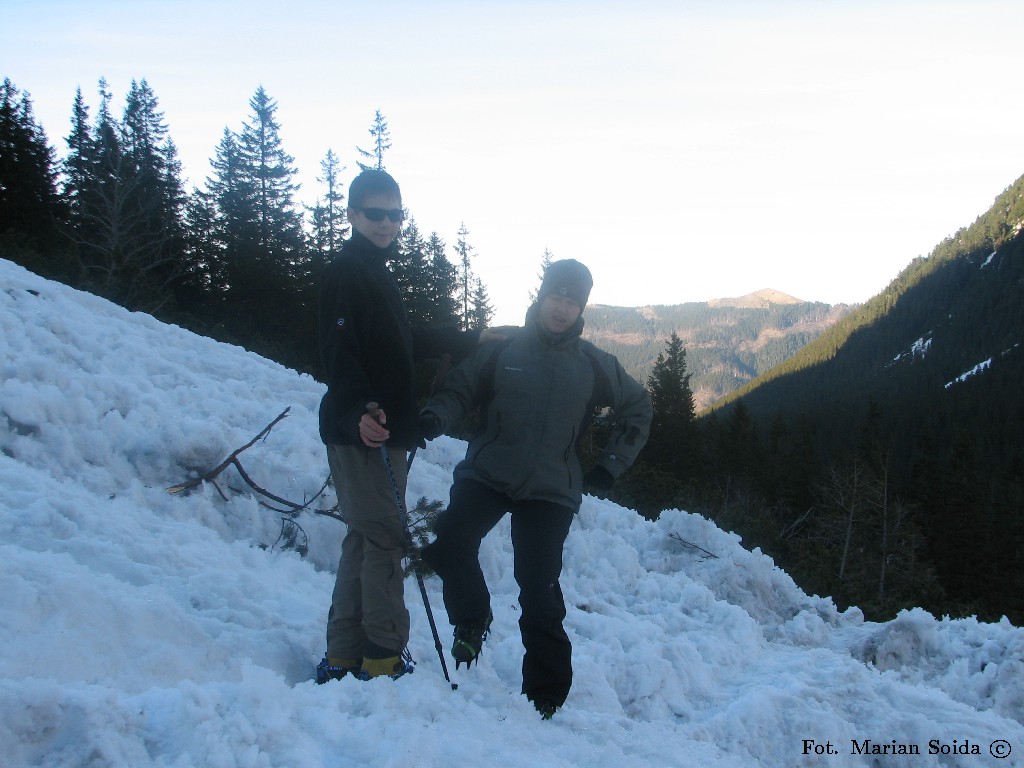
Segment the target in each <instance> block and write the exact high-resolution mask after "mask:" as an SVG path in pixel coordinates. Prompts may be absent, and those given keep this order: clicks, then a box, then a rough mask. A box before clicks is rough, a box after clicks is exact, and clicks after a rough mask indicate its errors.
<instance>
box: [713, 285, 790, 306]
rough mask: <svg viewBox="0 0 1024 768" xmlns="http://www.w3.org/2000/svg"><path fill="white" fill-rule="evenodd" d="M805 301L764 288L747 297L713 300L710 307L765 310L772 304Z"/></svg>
mask: <svg viewBox="0 0 1024 768" xmlns="http://www.w3.org/2000/svg"><path fill="white" fill-rule="evenodd" d="M804 303H806V302H804V300H803V299H796V298H793V297H792V296H790V295H789V294H787V293H783V292H782V291H776V290H775V289H774V288H762V289H761V290H760V291H754V293H748V294H747V295H746V296H737V297H736V298H732V299H711V301H709V302H708V306H711V307H743V308H744V309H750V308H755V309H757V308H765V307H770V306H771V305H772V304H804Z"/></svg>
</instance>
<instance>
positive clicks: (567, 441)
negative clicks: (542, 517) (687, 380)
mask: <svg viewBox="0 0 1024 768" xmlns="http://www.w3.org/2000/svg"><path fill="white" fill-rule="evenodd" d="M582 330H583V320H582V318H580V320H579V321H578V322H577V324H576V326H574V328H573V329H571V330H570V331H568V332H566V333H564V334H560V335H558V336H554V335H552V334H550V333H548V332H547V331H545V330H544V329H542V328H541V327H540V326H539V325H538V323H537V307H536V306H534V307H532V308H531V309H530V311H529V312H528V313H527V319H526V325H525V326H524V327H523V328H520V329H516V330H515V331H513V332H512V335H511V338H510V339H508V340H506V341H504V342H495V343H489V344H483V345H481V346H480V347H478V348H477V349H476V350H475V352H474V354H473V355H472V356H470V357H469V358H467V359H466V360H465V361H463V362H462V363H461V364H460V365H459V366H457V367H455V368H453V369H452V370H451V371H450V372H449V374H448V376H447V378H446V380H445V382H444V385H443V386H442V388H441V389H440V390H439V391H438V392H436V393H435V394H434V396H433V397H432V398H431V399H430V401H429V402H428V403H427V404H426V406H425V407H424V408H423V411H424V412H429V413H432V414H434V415H435V416H436V417H437V418H438V420H439V421H440V423H441V426H442V429H443V430H447V429H450V428H452V427H454V426H455V425H457V424H458V422H459V420H460V419H461V418H462V416H463V415H464V414H466V413H468V412H469V411H470V410H471V409H472V408H473V407H474V406H475V405H480V406H481V409H482V412H483V415H484V424H483V427H482V429H481V431H480V433H479V434H478V435H477V436H476V437H475V438H473V439H472V440H471V441H470V444H469V450H468V451H467V452H466V457H465V459H464V460H463V461H462V462H460V463H459V465H458V466H457V467H456V468H455V473H454V477H455V479H456V480H459V479H472V480H477V481H479V482H482V483H484V484H486V485H488V486H490V487H491V488H493V489H495V490H496V491H498V492H500V493H503V494H505V495H507V496H509V497H510V498H512V499H514V500H516V501H522V500H526V499H530V500H543V501H550V502H554V503H556V504H561V505H563V506H566V507H569V508H571V509H574V510H575V509H578V508H579V505H580V502H581V501H582V493H583V472H582V469H581V467H580V457H579V452H580V443H581V440H582V437H583V435H584V433H585V432H586V429H587V427H588V425H589V423H590V420H591V416H592V415H593V413H594V411H595V408H603V407H610V408H611V409H612V411H613V412H614V415H615V428H614V430H613V432H612V435H611V438H610V439H609V441H608V444H607V445H606V446H605V447H604V450H603V452H602V453H601V456H600V459H599V463H600V464H601V465H602V466H603V467H604V468H605V469H607V470H608V472H609V473H611V475H612V477H615V478H617V477H618V476H619V475H621V474H622V473H623V472H625V471H626V469H627V468H628V467H629V466H630V465H632V463H633V461H634V460H635V459H636V457H637V454H639V452H640V449H641V448H643V446H644V443H646V442H647V435H648V432H649V429H650V423H651V417H652V407H651V398H650V396H649V395H648V393H647V390H646V389H644V387H643V386H641V385H640V383H639V382H637V381H636V380H635V379H633V378H632V377H630V376H629V375H628V374H627V373H626V372H625V370H624V369H623V368H622V366H621V365H620V364H619V361H618V360H617V359H616V358H615V357H614V356H613V355H610V354H609V353H607V352H604V351H602V350H600V349H598V348H597V347H595V346H594V345H593V344H591V343H590V342H588V341H584V340H583V339H581V338H580V333H581V332H582Z"/></svg>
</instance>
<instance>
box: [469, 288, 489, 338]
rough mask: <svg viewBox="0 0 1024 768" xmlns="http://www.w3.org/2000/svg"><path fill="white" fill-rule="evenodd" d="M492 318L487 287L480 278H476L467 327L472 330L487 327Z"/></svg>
mask: <svg viewBox="0 0 1024 768" xmlns="http://www.w3.org/2000/svg"><path fill="white" fill-rule="evenodd" d="M493 319H494V308H493V307H492V306H491V299H490V296H488V294H487V288H486V287H485V286H484V283H483V281H482V280H480V278H477V280H476V285H475V287H474V288H473V306H472V309H471V311H470V318H469V327H470V328H471V329H473V330H483V329H484V328H488V327H489V326H490V324H491V320H493Z"/></svg>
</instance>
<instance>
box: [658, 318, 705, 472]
mask: <svg viewBox="0 0 1024 768" xmlns="http://www.w3.org/2000/svg"><path fill="white" fill-rule="evenodd" d="M647 390H648V392H650V395H651V405H652V406H653V408H654V418H653V419H652V421H651V434H650V438H649V439H648V441H647V447H646V449H645V450H646V452H647V454H648V455H649V456H651V457H652V462H653V463H656V464H661V465H667V466H668V467H671V468H673V469H678V470H682V469H683V468H684V465H685V464H686V457H687V456H688V455H689V454H691V453H692V452H693V451H694V449H695V441H696V430H695V429H694V405H693V392H692V391H691V389H690V374H689V373H687V371H686V350H685V349H684V348H683V342H682V340H680V338H679V336H678V335H677V334H676V333H675V331H673V332H672V335H671V337H670V338H669V339H668V341H667V343H666V345H665V351H664V352H662V353H660V354H659V355H658V358H657V360H655V363H654V368H653V369H652V370H651V374H650V376H649V377H648V379H647Z"/></svg>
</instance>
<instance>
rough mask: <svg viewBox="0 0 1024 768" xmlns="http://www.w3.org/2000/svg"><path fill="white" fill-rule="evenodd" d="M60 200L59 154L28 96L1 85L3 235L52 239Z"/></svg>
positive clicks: (0, 217)
mask: <svg viewBox="0 0 1024 768" xmlns="http://www.w3.org/2000/svg"><path fill="white" fill-rule="evenodd" d="M58 204H59V198H58V195H57V181H56V171H55V160H54V152H53V149H52V148H51V147H50V145H49V142H48V141H47V139H46V134H45V132H44V131H43V128H42V126H41V125H40V124H39V123H38V122H36V119H35V115H34V113H33V109H32V101H31V99H30V98H29V95H28V94H27V93H24V92H20V91H19V90H18V89H17V88H15V86H14V84H13V83H12V82H11V81H10V79H9V78H4V81H3V84H2V85H0V234H4V233H7V232H17V233H20V234H22V235H26V236H28V237H31V238H44V239H47V240H49V239H52V236H53V234H54V224H55V221H56V219H57V217H58V215H59V214H58Z"/></svg>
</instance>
